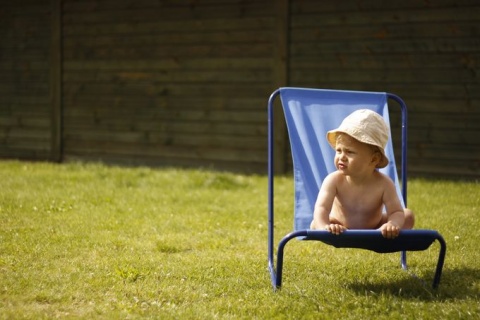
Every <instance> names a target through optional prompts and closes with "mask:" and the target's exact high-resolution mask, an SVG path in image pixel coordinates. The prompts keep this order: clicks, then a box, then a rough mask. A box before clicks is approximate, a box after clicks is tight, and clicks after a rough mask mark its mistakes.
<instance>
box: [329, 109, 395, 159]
mask: <svg viewBox="0 0 480 320" xmlns="http://www.w3.org/2000/svg"><path fill="white" fill-rule="evenodd" d="M389 132H390V129H389V128H388V126H387V124H386V123H385V121H384V120H383V118H382V116H380V115H379V114H378V113H376V112H374V111H372V110H368V109H361V110H357V111H355V112H353V113H351V114H350V115H349V116H347V117H346V118H345V119H343V121H342V123H341V124H340V126H339V127H338V128H337V129H335V130H331V131H328V132H327V140H328V143H330V145H331V146H332V148H334V149H335V145H336V138H337V134H338V133H346V134H348V135H349V136H351V137H352V138H354V139H356V140H358V141H360V142H363V143H367V144H370V145H373V146H377V147H378V149H379V150H380V152H381V154H382V159H381V160H380V162H379V164H378V165H377V168H384V167H386V166H387V164H388V162H389V161H388V158H387V156H386V155H385V146H386V145H387V141H388V133H389Z"/></svg>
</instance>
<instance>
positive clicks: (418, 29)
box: [290, 21, 480, 43]
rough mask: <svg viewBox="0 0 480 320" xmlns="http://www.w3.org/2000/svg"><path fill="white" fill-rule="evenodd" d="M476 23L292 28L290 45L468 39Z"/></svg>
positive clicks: (474, 32) (476, 31)
mask: <svg viewBox="0 0 480 320" xmlns="http://www.w3.org/2000/svg"><path fill="white" fill-rule="evenodd" d="M479 28H480V27H479V26H478V23H477V22H476V21H460V22H450V23H438V24H431V23H425V22H422V23H408V24H388V25H385V24H370V25H365V26H354V27H352V26H338V25H335V26H322V27H312V26H308V27H303V28H300V27H299V28H294V29H292V31H291V36H290V37H291V41H292V42H299V43H301V42H314V41H338V40H340V39H341V40H343V41H345V40H350V41H354V40H368V39H375V40H377V41H383V40H387V39H405V38H407V39H410V38H417V39H426V38H437V39H438V38H460V39H461V38H468V37H471V36H474V35H476V34H478V32H479Z"/></svg>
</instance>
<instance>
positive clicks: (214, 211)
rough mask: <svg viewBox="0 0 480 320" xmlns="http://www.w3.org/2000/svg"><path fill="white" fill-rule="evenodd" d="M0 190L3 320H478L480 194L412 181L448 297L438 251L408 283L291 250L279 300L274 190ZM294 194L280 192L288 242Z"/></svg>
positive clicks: (232, 180) (206, 185) (40, 173)
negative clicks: (270, 243)
mask: <svg viewBox="0 0 480 320" xmlns="http://www.w3.org/2000/svg"><path fill="white" fill-rule="evenodd" d="M0 180H1V181H0V183H1V184H0V186H1V187H0V188H1V189H0V190H1V191H0V319H42V318H43V319H52V318H61V319H77V318H83V319H148V318H151V319H217V318H218V319H270V318H276V319H332V318H342V319H372V318H375V319H387V318H388V319H478V318H480V253H479V251H478V245H479V236H478V230H479V229H480V222H479V219H478V214H479V211H480V184H479V183H475V182H450V181H434V180H420V179H412V180H411V181H410V184H409V207H411V208H412V209H413V210H414V211H415V212H416V216H417V228H425V229H437V230H439V231H440V233H441V234H442V235H443V236H444V238H445V240H446V242H447V257H446V262H445V267H444V273H443V277H442V281H441V283H440V287H439V289H438V290H436V291H435V290H433V289H431V287H430V282H431V280H432V278H433V273H434V267H435V263H436V258H437V254H438V248H439V245H438V244H434V245H432V247H431V248H430V249H429V250H427V251H423V252H412V253H409V256H408V258H409V265H410V270H411V271H410V273H409V272H404V271H402V270H401V268H400V267H399V254H376V253H371V252H369V251H364V250H354V249H335V248H333V247H329V246H326V245H324V244H322V243H320V242H301V241H292V242H290V243H289V245H288V246H287V248H286V255H285V264H284V279H283V280H284V282H283V287H282V290H280V291H277V292H273V291H272V287H271V284H270V279H269V274H268V271H267V228H266V221H267V209H266V206H267V200H266V194H267V179H266V177H265V176H244V175H237V174H230V173H219V172H211V171H202V170H179V169H151V168H119V167H109V166H105V165H101V164H77V163H72V164H62V165H58V164H48V163H30V162H16V161H2V162H0ZM292 184H293V183H292V179H291V178H290V177H281V178H279V179H277V181H276V192H277V193H276V212H277V214H278V216H277V224H276V237H277V238H278V239H280V237H281V236H283V235H285V234H286V233H287V232H289V231H291V229H292V216H291V214H292V213H291V209H292V206H293V190H292ZM277 243H278V241H277ZM412 272H413V273H415V274H416V277H413V276H412V275H411V273H412Z"/></svg>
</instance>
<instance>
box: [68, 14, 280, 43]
mask: <svg viewBox="0 0 480 320" xmlns="http://www.w3.org/2000/svg"><path fill="white" fill-rule="evenodd" d="M273 23H274V19H273V17H248V16H246V17H243V18H242V19H226V18H216V19H215V18H210V19H190V20H185V19H184V20H180V19H174V20H165V19H159V17H158V15H157V18H156V19H155V20H154V21H145V20H142V21H138V22H136V23H131V22H126V21H123V20H121V21H111V22H108V23H107V22H106V21H100V22H99V23H96V24H83V23H82V24H70V23H69V21H64V29H63V35H64V36H65V39H68V38H70V37H75V36H82V35H91V36H95V35H116V34H120V35H123V34H144V35H147V34H156V35H159V36H161V35H168V34H175V35H177V36H181V33H187V34H188V33H191V32H198V31H200V30H201V31H203V32H204V33H210V32H232V31H247V30H251V31H259V30H270V29H271V28H272V26H273ZM260 32H262V31H260Z"/></svg>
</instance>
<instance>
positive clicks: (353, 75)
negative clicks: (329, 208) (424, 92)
mask: <svg viewBox="0 0 480 320" xmlns="http://www.w3.org/2000/svg"><path fill="white" fill-rule="evenodd" d="M445 74H448V77H445ZM291 80H292V82H298V81H307V82H312V83H314V82H320V81H322V82H340V81H349V82H357V83H358V82H378V81H382V82H389V83H415V84H417V85H423V84H439V85H444V84H447V85H448V84H456V83H464V84H472V85H476V84H478V82H479V78H478V76H477V74H476V73H475V72H472V70H468V69H463V68H462V69H461V68H452V67H445V68H437V69H422V68H415V69H413V68H410V69H393V70H392V69H383V70H382V69H373V70H363V72H359V70H358V69H347V68H345V69H344V70H342V72H338V69H337V68H329V69H322V71H321V72H315V73H313V72H309V73H307V72H304V70H303V69H300V70H296V71H295V72H292V74H291Z"/></svg>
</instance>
